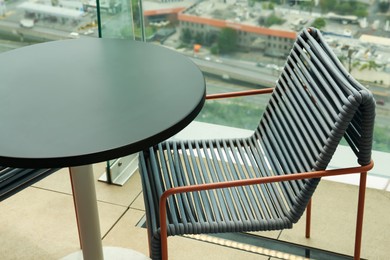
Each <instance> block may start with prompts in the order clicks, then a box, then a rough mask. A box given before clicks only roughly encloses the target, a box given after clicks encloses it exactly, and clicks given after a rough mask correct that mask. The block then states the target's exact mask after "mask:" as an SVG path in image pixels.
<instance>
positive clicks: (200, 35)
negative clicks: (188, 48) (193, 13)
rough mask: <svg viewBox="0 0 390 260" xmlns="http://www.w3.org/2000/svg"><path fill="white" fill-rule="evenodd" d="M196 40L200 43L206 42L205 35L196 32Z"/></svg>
mask: <svg viewBox="0 0 390 260" xmlns="http://www.w3.org/2000/svg"><path fill="white" fill-rule="evenodd" d="M194 40H195V43H198V44H202V45H203V43H204V37H203V34H202V33H200V32H198V33H196V34H195V37H194Z"/></svg>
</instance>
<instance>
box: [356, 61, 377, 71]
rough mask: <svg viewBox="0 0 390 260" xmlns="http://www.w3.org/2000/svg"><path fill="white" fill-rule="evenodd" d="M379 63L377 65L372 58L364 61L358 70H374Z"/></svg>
mask: <svg viewBox="0 0 390 260" xmlns="http://www.w3.org/2000/svg"><path fill="white" fill-rule="evenodd" d="M379 67H380V65H378V64H377V63H376V62H375V61H374V60H369V61H368V62H367V63H364V64H363V65H362V66H361V67H360V69H359V70H365V69H368V70H376V69H377V68H379Z"/></svg>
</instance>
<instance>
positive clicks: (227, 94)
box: [206, 88, 274, 99]
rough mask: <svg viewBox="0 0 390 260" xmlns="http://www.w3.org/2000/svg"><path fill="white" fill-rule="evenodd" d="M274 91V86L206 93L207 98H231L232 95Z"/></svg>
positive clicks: (238, 95)
mask: <svg viewBox="0 0 390 260" xmlns="http://www.w3.org/2000/svg"><path fill="white" fill-rule="evenodd" d="M273 91H274V89H273V88H263V89H254V90H244V91H236V92H227V93H220V94H210V95H206V99H219V98H231V97H241V96H250V95H259V94H269V93H272V92H273Z"/></svg>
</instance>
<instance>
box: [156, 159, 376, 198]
mask: <svg viewBox="0 0 390 260" xmlns="http://www.w3.org/2000/svg"><path fill="white" fill-rule="evenodd" d="M373 167H374V162H373V161H371V162H370V163H369V164H367V165H363V166H356V167H348V168H339V169H332V170H322V171H312V172H299V173H294V174H287V175H278V176H264V177H259V178H253V179H243V180H234V181H226V182H215V183H206V184H198V185H189V186H181V187H174V188H170V189H168V190H166V191H165V192H164V193H163V194H162V196H161V198H160V203H162V201H163V200H165V201H166V199H167V198H168V197H169V196H171V195H174V194H178V193H184V192H194V191H201V190H214V189H222V188H231V187H239V186H248V185H256V184H264V183H271V182H281V181H292V180H300V179H311V178H321V177H326V176H336V175H344V174H353V173H362V172H368V171H369V170H371V169H372V168H373ZM160 205H165V204H160Z"/></svg>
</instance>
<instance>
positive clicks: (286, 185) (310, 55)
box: [139, 28, 375, 259]
mask: <svg viewBox="0 0 390 260" xmlns="http://www.w3.org/2000/svg"><path fill="white" fill-rule="evenodd" d="M189 80H190V79H189ZM271 92H272V95H271V97H270V100H269V103H268V104H267V107H266V109H265V111H264V113H263V115H262V118H261V120H260V123H259V125H258V127H257V128H256V129H255V131H254V133H253V135H252V136H250V137H247V138H235V139H222V140H218V139H215V140H188V141H180V140H176V141H175V140H168V141H165V142H163V143H160V144H158V145H156V146H153V147H150V148H149V149H146V150H144V151H142V152H140V157H139V169H140V174H141V177H142V185H143V196H144V201H145V209H146V224H147V229H148V238H149V249H150V256H151V258H152V259H160V258H162V259H167V257H168V247H167V236H174V235H183V234H205V233H223V232H246V231H265V230H281V229H288V228H292V226H293V224H294V223H296V222H297V221H298V220H299V219H300V217H301V216H302V215H303V213H304V211H305V209H306V208H307V211H306V237H309V236H310V212H311V197H312V195H313V193H314V191H315V189H316V187H317V185H318V183H319V181H320V178H321V177H323V176H333V175H340V174H351V173H360V187H359V201H358V212H357V224H356V234H355V251H354V258H355V259H359V258H360V248H361V236H362V222H363V210H364V197H365V187H366V177H367V171H369V170H370V169H371V168H372V167H373V162H372V160H371V149H372V138H373V127H374V119H375V101H374V98H373V96H372V94H371V93H370V92H369V91H368V90H367V89H366V88H364V87H363V86H361V85H360V84H359V83H358V82H357V81H355V80H354V79H353V78H352V76H351V75H349V74H348V73H347V72H346V70H345V69H344V68H343V65H342V64H341V63H340V62H339V60H338V59H337V57H336V56H335V55H334V53H333V52H332V50H331V49H330V47H329V46H328V44H327V43H326V42H325V40H324V38H323V36H322V35H321V33H320V31H318V30H317V29H315V28H309V29H305V30H303V31H302V32H301V33H300V34H299V35H298V36H297V39H296V42H295V43H294V45H293V48H292V50H291V52H290V54H289V56H288V58H287V61H286V63H285V66H284V69H283V70H282V72H281V75H280V77H279V79H278V81H277V82H276V86H275V87H274V88H270V89H260V90H253V91H246V92H239V93H237V92H236V93H228V94H215V95H209V96H208V97H207V98H208V99H215V98H225V97H233V96H241V95H247V94H262V93H271ZM343 137H344V139H345V140H346V144H348V145H349V146H350V148H351V149H352V151H353V152H354V154H355V155H356V159H357V164H356V165H354V166H353V167H351V168H343V169H331V170H329V169H328V170H327V166H328V164H329V162H330V160H331V159H332V156H333V155H334V152H335V150H336V148H337V146H338V145H339V143H340V141H341V139H342V138H343Z"/></svg>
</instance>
